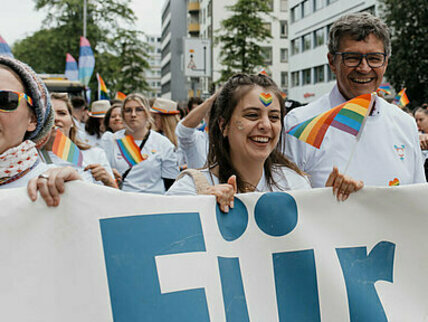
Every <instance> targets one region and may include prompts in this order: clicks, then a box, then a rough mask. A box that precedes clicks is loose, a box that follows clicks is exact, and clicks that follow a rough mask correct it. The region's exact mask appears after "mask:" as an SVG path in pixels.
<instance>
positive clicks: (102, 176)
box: [84, 164, 117, 188]
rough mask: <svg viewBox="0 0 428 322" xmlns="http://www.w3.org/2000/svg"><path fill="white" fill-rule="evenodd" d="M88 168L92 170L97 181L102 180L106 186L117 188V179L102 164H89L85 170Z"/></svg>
mask: <svg viewBox="0 0 428 322" xmlns="http://www.w3.org/2000/svg"><path fill="white" fill-rule="evenodd" d="M87 170H90V171H91V174H92V177H94V179H95V180H96V181H101V182H102V183H104V185H105V186H108V187H112V188H117V185H116V182H115V180H114V179H113V178H112V176H111V175H110V173H108V172H107V170H106V168H104V167H103V166H102V165H101V164H89V165H88V166H86V168H85V169H84V171H87Z"/></svg>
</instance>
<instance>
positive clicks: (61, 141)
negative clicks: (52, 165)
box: [52, 129, 83, 167]
mask: <svg viewBox="0 0 428 322" xmlns="http://www.w3.org/2000/svg"><path fill="white" fill-rule="evenodd" d="M52 152H53V153H54V154H55V155H56V156H58V157H59V158H61V159H63V160H65V161H68V162H70V163H72V164H74V165H77V166H79V167H81V166H82V163H83V154H82V151H80V150H79V148H78V147H77V145H76V144H74V142H73V141H71V140H70V139H69V138H68V137H66V136H65V135H64V133H62V132H61V131H60V130H59V129H57V130H56V134H55V140H54V143H53V146H52Z"/></svg>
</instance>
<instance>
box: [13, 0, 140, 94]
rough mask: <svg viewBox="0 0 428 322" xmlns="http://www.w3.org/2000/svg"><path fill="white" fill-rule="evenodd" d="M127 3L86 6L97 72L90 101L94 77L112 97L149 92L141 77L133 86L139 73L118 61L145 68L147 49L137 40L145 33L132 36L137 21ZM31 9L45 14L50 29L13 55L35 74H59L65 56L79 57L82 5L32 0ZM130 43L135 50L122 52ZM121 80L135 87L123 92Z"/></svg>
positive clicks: (71, 0) (72, 0) (99, 1)
mask: <svg viewBox="0 0 428 322" xmlns="http://www.w3.org/2000/svg"><path fill="white" fill-rule="evenodd" d="M129 2H130V1H129V0H90V1H87V30H86V37H87V38H88V39H89V41H90V43H91V47H92V50H93V51H94V56H95V71H94V75H93V77H92V78H91V82H90V84H89V86H90V87H91V89H92V93H93V97H94V98H96V94H95V93H96V92H97V80H96V77H94V76H95V72H98V73H99V74H100V75H101V76H102V77H103V79H104V80H105V82H106V85H107V88H108V89H109V90H110V92H112V93H114V92H116V91H118V90H120V91H125V92H130V91H134V90H140V91H144V90H146V89H147V88H148V86H147V83H146V82H145V81H141V77H140V76H139V77H140V78H138V79H136V80H134V79H133V78H134V77H136V75H137V73H136V72H135V71H133V70H130V69H129V68H124V67H125V66H126V62H125V60H124V59H122V58H123V57H122V56H123V55H126V57H127V60H128V61H129V60H131V59H134V61H138V62H139V63H140V66H139V67H138V68H139V69H142V70H144V69H146V68H148V64H147V61H146V60H145V58H146V54H145V50H146V46H145V44H144V43H143V42H142V41H141V40H140V39H141V38H142V36H143V33H142V32H139V31H136V30H135V26H134V21H135V20H136V16H135V14H134V12H133V11H132V10H131V9H130V8H129ZM35 7H36V9H37V10H40V9H44V10H47V17H46V18H45V20H44V23H45V25H46V26H48V27H47V28H45V29H42V30H40V31H38V32H36V33H34V34H33V35H31V36H30V37H27V38H25V39H23V40H21V41H19V42H17V43H15V45H14V47H13V49H12V51H13V53H14V55H15V57H17V58H18V59H20V60H23V61H25V62H26V63H28V64H29V65H31V66H32V67H33V68H34V69H35V70H36V71H37V72H40V73H42V72H43V73H62V72H63V71H64V69H65V54H66V53H67V52H69V53H70V54H71V55H73V57H75V58H76V59H78V56H79V41H80V36H82V35H83V1H82V0H61V1H58V0H36V1H35ZM130 37H135V38H134V40H135V44H134V46H133V47H132V50H130V49H129V48H126V52H124V46H123V45H122V43H123V42H125V43H129V41H130V39H129V38H130ZM133 56H135V57H133ZM125 79H126V80H127V81H128V83H129V84H132V85H136V84H138V86H136V87H133V88H131V87H130V86H128V87H127V89H126V90H125V89H124V88H122V87H120V86H122V85H123V84H124V80H125ZM128 89H129V91H128Z"/></svg>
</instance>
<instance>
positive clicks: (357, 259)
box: [336, 241, 395, 322]
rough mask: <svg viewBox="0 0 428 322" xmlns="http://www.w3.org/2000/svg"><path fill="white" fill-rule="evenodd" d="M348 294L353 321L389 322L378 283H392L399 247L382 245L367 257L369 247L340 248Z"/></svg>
mask: <svg viewBox="0 0 428 322" xmlns="http://www.w3.org/2000/svg"><path fill="white" fill-rule="evenodd" d="M336 252H337V256H338V257H339V260H340V264H341V266H342V271H343V275H344V277H345V282H346V290H347V292H348V302H349V315H350V319H351V322H363V321H364V322H371V321H373V322H381V321H388V319H387V317H386V315H385V312H384V310H383V307H382V303H381V302H380V299H379V296H378V295H377V292H376V289H375V286H374V284H375V283H376V282H377V281H387V282H391V283H392V275H393V268H394V253H395V244H393V243H390V242H386V241H383V242H380V243H378V244H377V245H376V246H375V247H373V249H372V251H371V252H370V254H369V256H367V247H351V248H337V249H336Z"/></svg>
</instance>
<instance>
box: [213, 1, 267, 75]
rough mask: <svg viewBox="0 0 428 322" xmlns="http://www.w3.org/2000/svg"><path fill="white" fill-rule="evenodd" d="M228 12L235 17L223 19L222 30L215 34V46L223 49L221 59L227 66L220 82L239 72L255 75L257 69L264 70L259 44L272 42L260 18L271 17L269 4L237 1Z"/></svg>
mask: <svg viewBox="0 0 428 322" xmlns="http://www.w3.org/2000/svg"><path fill="white" fill-rule="evenodd" d="M227 9H228V10H229V11H231V12H232V15H231V16H230V17H229V18H227V19H224V20H223V21H222V22H221V27H222V28H221V29H219V30H217V31H216V33H217V34H218V35H217V37H216V44H217V45H220V46H221V49H220V59H221V63H222V65H223V66H224V68H223V70H222V71H221V78H220V80H219V81H225V80H227V79H228V78H229V77H230V76H232V75H233V74H234V73H237V72H242V73H254V71H255V69H256V68H257V67H261V66H263V62H264V58H263V55H262V48H261V47H260V46H259V43H260V42H263V41H264V40H266V39H268V38H272V35H271V33H270V31H269V30H267V29H266V27H265V25H264V22H263V19H262V17H261V15H262V14H265V15H268V16H270V12H271V8H270V6H269V5H268V1H266V0H237V1H236V3H235V4H234V5H231V6H228V7H227Z"/></svg>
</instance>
